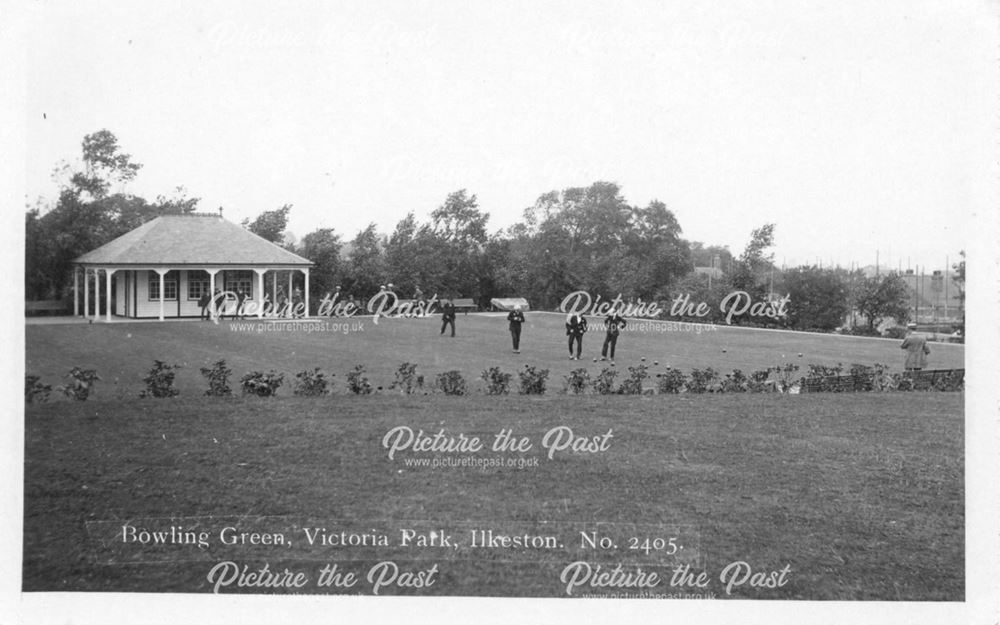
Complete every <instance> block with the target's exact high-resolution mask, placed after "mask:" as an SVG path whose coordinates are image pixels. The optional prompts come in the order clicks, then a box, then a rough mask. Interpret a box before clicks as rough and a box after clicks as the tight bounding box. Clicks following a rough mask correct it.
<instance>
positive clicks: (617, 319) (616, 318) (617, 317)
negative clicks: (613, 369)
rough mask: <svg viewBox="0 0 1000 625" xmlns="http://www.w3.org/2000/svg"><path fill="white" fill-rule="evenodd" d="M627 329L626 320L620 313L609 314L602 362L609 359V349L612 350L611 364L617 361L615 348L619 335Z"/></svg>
mask: <svg viewBox="0 0 1000 625" xmlns="http://www.w3.org/2000/svg"><path fill="white" fill-rule="evenodd" d="M624 329H625V318H624V317H622V316H621V314H619V313H618V311H615V312H611V313H608V316H607V317H605V318H604V330H605V333H604V346H603V347H602V348H601V360H607V359H608V348H609V347H610V348H611V362H614V361H615V346H616V345H617V344H618V335H619V334H621V331H622V330H624Z"/></svg>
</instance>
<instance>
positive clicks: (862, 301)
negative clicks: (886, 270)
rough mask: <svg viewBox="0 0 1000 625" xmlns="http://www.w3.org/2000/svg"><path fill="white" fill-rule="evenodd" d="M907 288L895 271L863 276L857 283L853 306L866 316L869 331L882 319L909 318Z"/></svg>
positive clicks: (901, 321) (873, 330)
mask: <svg viewBox="0 0 1000 625" xmlns="http://www.w3.org/2000/svg"><path fill="white" fill-rule="evenodd" d="M908 290H909V289H908V288H907V286H906V282H905V281H904V280H903V279H902V278H901V277H899V276H898V275H896V274H895V273H890V274H883V275H881V276H873V277H871V278H865V279H864V280H861V281H860V282H859V283H858V285H857V286H856V292H855V294H854V306H855V308H857V309H858V312H859V313H861V314H862V315H864V316H865V317H866V318H867V320H868V330H869V332H872V333H874V332H875V326H876V324H878V323H880V322H881V321H882V320H883V319H889V318H891V319H895V320H896V321H897V322H899V323H903V322H905V321H906V320H907V319H909V317H910V307H909V301H910V297H909V294H908Z"/></svg>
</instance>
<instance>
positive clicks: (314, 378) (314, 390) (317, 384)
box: [292, 367, 329, 397]
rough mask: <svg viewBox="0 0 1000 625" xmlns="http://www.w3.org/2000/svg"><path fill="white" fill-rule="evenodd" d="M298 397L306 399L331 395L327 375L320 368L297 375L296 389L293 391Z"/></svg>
mask: <svg viewBox="0 0 1000 625" xmlns="http://www.w3.org/2000/svg"><path fill="white" fill-rule="evenodd" d="M292 392H293V393H294V394H296V395H302V396H304V397H319V396H320V395H326V394H327V393H329V390H328V384H327V380H326V374H324V373H323V372H322V371H321V370H320V368H319V367H316V368H315V369H313V370H312V371H309V370H308V369H307V370H305V371H300V372H298V373H296V374H295V389H294V390H293V391H292Z"/></svg>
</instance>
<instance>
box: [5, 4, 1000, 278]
mask: <svg viewBox="0 0 1000 625" xmlns="http://www.w3.org/2000/svg"><path fill="white" fill-rule="evenodd" d="M744 4H746V3H741V4H735V3H727V2H721V3H705V2H672V3H664V2H629V3H614V4H612V3H598V2H543V3H539V2H510V3H502V5H501V3H492V2H491V3H486V2H478V3H471V2H448V1H435V2H420V1H417V2H405V3H404V2H371V3H340V2H324V3H319V2H315V3H282V4H280V5H279V4H273V5H272V4H271V3H257V2H255V3H241V4H236V3H225V2H222V3H203V2H170V3H166V2H161V3H122V2H107V3H104V2H85V3H77V2H58V1H57V2H47V3H33V4H31V5H28V6H29V9H28V13H27V22H26V26H25V30H26V33H27V37H26V41H27V42H28V45H27V48H26V51H25V52H26V66H25V67H26V76H27V84H26V91H25V99H24V105H25V106H24V109H25V127H24V136H25V145H26V158H25V187H26V195H25V203H26V204H29V205H34V203H35V201H36V200H37V199H38V198H42V199H43V201H47V202H49V203H51V202H52V201H53V200H54V199H55V198H56V195H57V189H58V186H57V183H56V182H55V181H54V180H53V178H52V176H51V174H52V170H53V168H54V167H55V166H56V165H57V164H58V163H59V162H60V161H69V162H71V163H77V164H78V158H79V154H80V142H81V141H82V139H83V137H84V135H86V134H89V133H92V132H95V131H97V130H100V129H104V128H106V129H108V130H110V131H112V132H113V133H114V134H115V135H116V136H117V137H118V140H119V144H120V146H121V148H122V150H123V151H125V152H127V153H129V154H131V155H132V156H133V158H134V160H135V161H137V162H139V163H142V164H143V165H144V167H143V169H142V170H141V172H140V173H139V176H138V177H137V178H136V180H135V181H134V182H133V183H132V184H130V185H129V186H128V187H127V188H126V189H123V190H125V191H128V192H131V193H135V194H138V195H142V196H144V197H147V198H149V199H153V198H155V197H156V196H158V195H168V196H169V195H171V194H172V193H173V190H174V189H175V188H176V187H178V186H183V187H184V188H185V189H186V190H187V193H188V195H190V196H194V197H199V198H201V203H200V208H201V210H210V211H214V210H217V208H218V207H220V206H221V207H223V208H224V211H225V213H224V214H225V216H226V217H227V218H228V219H231V220H233V221H237V222H239V221H241V220H242V219H243V218H245V217H250V218H253V217H255V216H256V215H258V214H259V213H261V212H262V211H265V210H271V209H275V208H278V207H280V206H282V205H283V204H292V205H293V209H292V212H291V219H290V222H289V229H290V230H291V231H292V232H293V233H294V234H296V235H297V236H299V237H301V236H302V235H304V234H306V233H308V232H310V231H312V230H314V229H316V228H321V227H331V228H334V229H335V230H336V231H337V232H338V233H340V234H341V235H342V236H343V237H344V239H345V240H349V239H350V238H352V237H353V236H354V234H356V233H357V231H358V230H360V229H362V228H363V227H365V226H366V225H367V224H368V223H370V222H375V223H376V224H377V225H378V226H379V228H380V230H382V231H383V232H387V233H388V232H391V230H392V229H393V227H394V226H395V224H396V223H397V222H398V221H399V220H400V219H402V218H403V217H404V216H405V215H406V214H407V213H408V212H409V211H413V212H414V213H415V214H416V216H417V218H418V219H421V220H426V219H428V217H429V215H430V213H431V211H433V210H434V209H435V208H437V207H438V206H439V205H441V203H442V202H443V201H444V199H445V198H446V197H447V195H448V194H449V193H451V192H452V191H456V190H458V189H467V190H468V192H469V193H472V194H475V195H476V196H477V197H478V200H479V205H480V208H481V209H482V210H484V211H486V212H488V213H490V215H491V220H490V229H491V230H499V229H501V228H505V227H507V226H509V225H511V224H513V223H515V222H516V221H518V220H519V219H520V217H521V215H522V212H523V210H524V209H525V208H526V207H528V206H530V205H532V204H533V203H534V201H535V200H536V199H537V198H538V196H540V195H541V194H543V193H545V192H547V191H551V190H559V189H565V188H568V187H576V186H586V185H589V184H590V183H592V182H595V181H598V180H604V181H613V182H616V183H618V184H619V185H620V186H621V189H622V192H623V195H624V197H625V198H626V200H627V201H628V202H629V203H631V204H633V205H639V206H645V205H646V204H648V203H649V202H650V201H651V200H654V199H658V200H661V201H663V202H665V203H666V204H667V206H668V207H669V208H670V209H671V210H672V211H673V212H674V213H675V215H676V216H677V218H678V220H679V222H680V225H681V227H682V229H683V231H684V236H685V238H687V239H689V240H696V241H703V242H706V243H708V244H720V245H728V246H729V247H730V248H731V249H732V250H733V251H734V252H738V251H740V250H742V248H743V247H744V245H745V244H746V242H747V241H748V239H749V237H750V233H751V231H752V230H753V229H754V228H756V227H758V226H760V225H762V224H765V223H775V224H776V230H775V247H774V250H773V251H774V254H775V260H776V261H777V262H779V263H784V264H788V265H796V264H802V263H809V264H812V263H820V262H821V263H823V264H824V265H826V264H828V263H839V264H842V265H850V264H851V263H859V264H861V265H868V264H874V263H875V260H876V254H878V257H879V260H880V262H881V263H882V264H883V265H888V266H891V267H895V266H901V267H903V268H906V267H909V266H917V265H924V266H928V267H943V266H944V264H945V259H946V258H948V259H949V260H950V261H951V262H954V260H955V259H956V257H957V255H958V252H959V250H962V249H965V248H966V247H967V239H968V237H969V236H970V235H971V233H972V232H973V231H975V229H976V228H977V221H976V220H977V217H978V216H979V215H981V214H982V213H983V212H984V211H989V210H991V208H992V207H990V206H988V205H987V204H986V202H985V201H984V197H985V195H986V194H985V193H983V192H982V191H983V189H982V187H981V185H982V184H983V180H984V178H986V176H984V172H985V170H984V167H987V166H990V164H991V163H992V162H993V160H994V159H993V152H992V150H993V149H994V147H995V142H994V139H995V134H993V133H992V132H991V130H992V128H993V126H992V123H993V121H994V118H995V110H994V109H995V101H994V99H993V97H992V96H993V95H994V91H993V90H992V89H991V88H988V82H989V81H990V80H993V79H994V78H995V75H994V66H995V58H996V54H995V52H996V50H995V46H994V41H995V30H996V28H997V20H996V18H995V17H994V16H992V14H991V13H989V12H987V10H986V7H987V6H988V5H986V4H983V5H982V6H977V5H976V4H975V3H966V4H971V5H972V6H966V7H965V8H963V7H962V6H961V5H958V4H956V3H945V2H941V3H933V2H910V1H904V2H882V3H877V6H871V5H872V4H875V3H852V2H847V3H809V2H807V3H802V2H794V3H792V2H788V3H779V2H754V3H752V4H746V6H744ZM977 12H978V13H981V15H979V14H977ZM986 173H989V172H986Z"/></svg>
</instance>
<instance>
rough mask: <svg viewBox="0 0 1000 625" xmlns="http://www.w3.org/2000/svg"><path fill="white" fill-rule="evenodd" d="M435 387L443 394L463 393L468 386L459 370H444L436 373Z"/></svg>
mask: <svg viewBox="0 0 1000 625" xmlns="http://www.w3.org/2000/svg"><path fill="white" fill-rule="evenodd" d="M436 382H437V387H438V388H439V389H441V392H442V393H444V394H445V395H465V394H466V392H467V391H468V386H467V385H466V383H465V378H463V377H462V373H461V372H460V371H455V370H452V371H445V372H444V373H439V374H438V375H437V379H436Z"/></svg>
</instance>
